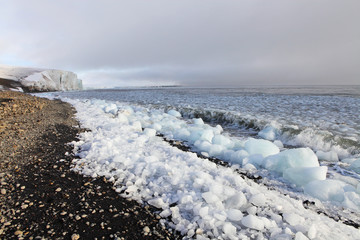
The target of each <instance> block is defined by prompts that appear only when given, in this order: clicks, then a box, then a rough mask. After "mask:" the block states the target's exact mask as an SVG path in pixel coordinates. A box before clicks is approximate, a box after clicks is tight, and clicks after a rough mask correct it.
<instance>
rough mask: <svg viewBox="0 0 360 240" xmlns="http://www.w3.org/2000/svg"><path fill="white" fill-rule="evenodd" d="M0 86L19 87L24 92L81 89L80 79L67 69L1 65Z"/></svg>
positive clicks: (6, 87)
mask: <svg viewBox="0 0 360 240" xmlns="http://www.w3.org/2000/svg"><path fill="white" fill-rule="evenodd" d="M1 86H2V87H1ZM1 88H5V89H8V88H21V89H22V90H23V91H25V92H48V91H69V90H81V89H82V81H81V80H80V79H78V78H77V75H76V74H75V73H73V72H69V71H62V70H54V69H38V68H22V67H9V66H3V65H1V66H0V89H1Z"/></svg>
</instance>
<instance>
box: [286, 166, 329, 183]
mask: <svg viewBox="0 0 360 240" xmlns="http://www.w3.org/2000/svg"><path fill="white" fill-rule="evenodd" d="M327 170H328V168H327V167H326V166H321V167H300V168H288V169H286V170H285V171H284V173H283V177H284V178H285V179H286V180H288V181H290V182H292V183H295V184H296V185H297V186H304V185H306V184H307V183H309V182H311V181H314V180H325V179H326V173H327Z"/></svg>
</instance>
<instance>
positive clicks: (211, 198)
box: [201, 192, 220, 204]
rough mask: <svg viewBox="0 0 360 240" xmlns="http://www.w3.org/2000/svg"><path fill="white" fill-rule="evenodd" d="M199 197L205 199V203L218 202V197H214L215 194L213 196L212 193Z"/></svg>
mask: <svg viewBox="0 0 360 240" xmlns="http://www.w3.org/2000/svg"><path fill="white" fill-rule="evenodd" d="M201 196H202V197H203V198H204V199H205V201H206V202H207V203H209V204H210V203H216V202H219V201H220V200H219V198H218V196H216V195H215V194H213V193H212V192H205V193H203V194H201Z"/></svg>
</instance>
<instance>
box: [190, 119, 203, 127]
mask: <svg viewBox="0 0 360 240" xmlns="http://www.w3.org/2000/svg"><path fill="white" fill-rule="evenodd" d="M192 121H193V123H194V124H196V125H204V121H203V120H202V119H201V118H193V119H192Z"/></svg>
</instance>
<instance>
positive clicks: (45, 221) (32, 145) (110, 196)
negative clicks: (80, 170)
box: [0, 91, 181, 239]
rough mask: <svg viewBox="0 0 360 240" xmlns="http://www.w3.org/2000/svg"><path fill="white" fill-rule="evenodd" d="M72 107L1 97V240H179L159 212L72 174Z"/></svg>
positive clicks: (28, 98) (23, 96) (100, 182)
mask: <svg viewBox="0 0 360 240" xmlns="http://www.w3.org/2000/svg"><path fill="white" fill-rule="evenodd" d="M74 113H75V110H74V109H73V108H72V107H71V105H69V104H67V103H63V102H61V101H58V100H54V101H50V100H47V99H41V98H37V97H33V96H30V95H27V94H23V93H18V92H10V91H3V92H0V182H1V186H0V188H1V194H0V208H1V216H0V238H1V239H178V238H181V237H180V236H177V235H176V234H174V233H171V231H170V230H167V229H166V228H165V227H164V226H162V225H161V224H160V223H159V217H158V216H157V215H156V213H154V212H155V211H154V210H155V209H151V208H150V207H149V206H141V205H140V204H138V203H137V202H135V201H130V200H127V199H124V198H122V197H120V196H119V195H118V194H117V193H116V192H115V191H114V189H113V188H112V185H111V184H110V183H107V181H106V179H102V178H98V179H95V180H94V179H92V178H88V177H83V176H81V175H79V174H77V173H75V172H73V171H71V170H70V167H71V166H70V165H71V161H72V159H73V158H74V157H75V156H74V155H73V153H72V146H71V145H70V144H68V143H69V142H71V141H74V140H76V138H77V134H78V133H79V132H80V131H85V130H84V129H81V128H80V127H79V123H78V122H77V121H76V120H75V119H74Z"/></svg>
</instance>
